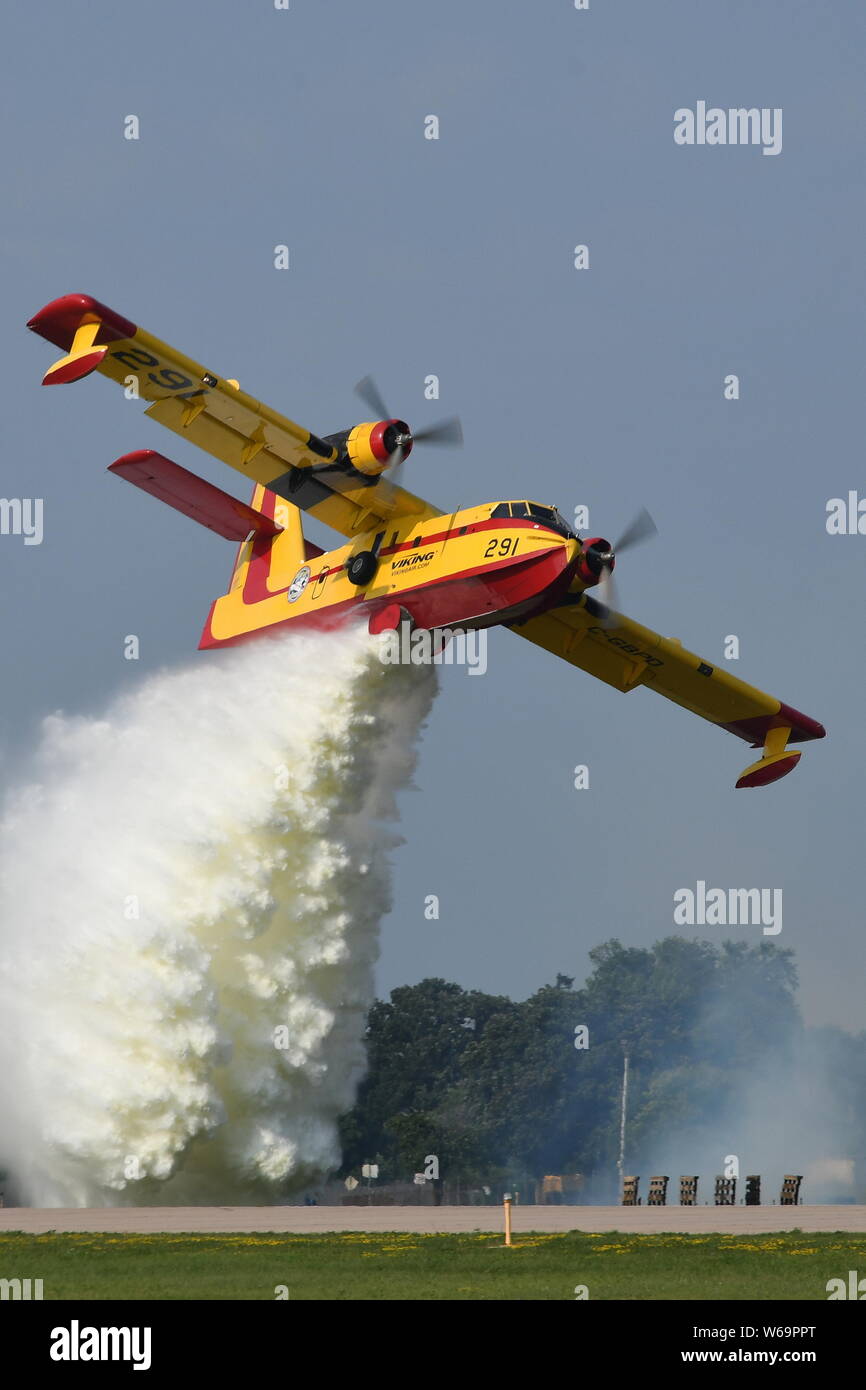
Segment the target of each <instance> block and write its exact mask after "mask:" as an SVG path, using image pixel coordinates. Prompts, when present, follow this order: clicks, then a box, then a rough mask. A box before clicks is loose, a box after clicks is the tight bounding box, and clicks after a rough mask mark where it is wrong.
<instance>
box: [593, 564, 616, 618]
mask: <svg viewBox="0 0 866 1390" xmlns="http://www.w3.org/2000/svg"><path fill="white" fill-rule="evenodd" d="M593 598H594V599H596V601H597V602H598V603H600V604H602V605H603V606H604V607H605V608H608V609H614V610H618V609H619V597H618V592H617V586H616V581H615V580H614V577H613V570H612V569H611V568H610V566H609V565H605V566H604V568H603V570H602V572H601V578H600V579H599V581H598V583H597V584H596V586H595V593H594V594H593ZM601 625H602V627H604V628H608V627H615V626H616V620H615V619H614V618H612V617H610V616H609V615H607V614H606V615H605V616H604V617H603V618H602V620H601Z"/></svg>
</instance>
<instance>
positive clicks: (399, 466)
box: [384, 446, 406, 487]
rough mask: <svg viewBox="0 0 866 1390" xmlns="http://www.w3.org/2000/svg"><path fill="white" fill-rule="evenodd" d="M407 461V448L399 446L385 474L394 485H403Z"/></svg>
mask: <svg viewBox="0 0 866 1390" xmlns="http://www.w3.org/2000/svg"><path fill="white" fill-rule="evenodd" d="M405 462H406V450H405V449H404V448H402V447H401V446H398V447H397V448H396V449H395V450H394V452H393V454H392V455H391V457H390V459H389V461H388V467H387V468H386V469H385V474H384V476H385V477H386V478H387V479H388V482H389V483H391V485H392V487H402V486H403V464H404V463H405Z"/></svg>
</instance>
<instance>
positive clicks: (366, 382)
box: [355, 376, 463, 486]
mask: <svg viewBox="0 0 866 1390" xmlns="http://www.w3.org/2000/svg"><path fill="white" fill-rule="evenodd" d="M355 395H356V396H358V397H359V398H360V399H361V400H362V401H363V402H364V404H365V405H366V406H368V407H369V409H370V410H371V411H372V412H373V414H374V416H375V417H376V419H377V420H379V421H381V422H383V424H384V425H385V429H384V432H383V435H382V441H383V444H384V446H385V448H386V449H387V451H388V454H389V458H388V463H387V465H386V467H385V470H384V471H385V472H386V473H388V474H390V480H391V482H392V483H394V484H395V485H396V486H399V485H400V474H401V470H402V467H403V464H404V463H405V461H406V459H407V458H408V457H409V453H410V452H411V449H412V445H413V444H436V445H439V446H446V447H451V448H455V447H459V446H460V445H461V444H462V443H463V427H462V425H461V424H460V418H459V416H457V415H450V416H448V418H447V419H445V420H438V421H437V422H436V423H435V424H433V425H428V426H427V427H426V429H421V430H411V429H410V428H409V426H408V425H407V424H406V422H405V420H397V419H395V418H394V417H393V416H392V415H391V413H390V411H389V410H388V407H387V405H386V404H385V400H384V397H383V396H382V393H381V391H380V390H379V388H378V386H377V385H376V383H375V381H374V380H373V378H372V377H371V376H365V377H362V379H361V380H360V381H359V382H358V384H357V386H356V387H355Z"/></svg>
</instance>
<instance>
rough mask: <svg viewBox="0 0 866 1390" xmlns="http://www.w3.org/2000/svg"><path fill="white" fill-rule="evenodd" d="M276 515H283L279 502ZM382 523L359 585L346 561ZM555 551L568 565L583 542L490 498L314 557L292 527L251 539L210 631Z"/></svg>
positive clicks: (394, 595) (301, 613)
mask: <svg viewBox="0 0 866 1390" xmlns="http://www.w3.org/2000/svg"><path fill="white" fill-rule="evenodd" d="M276 516H277V519H278V520H279V508H278V509H277V513H276ZM383 529H385V535H384V536H383V538H382V540H381V542H380V545H379V549H378V554H379V567H378V570H377V572H376V574H375V577H374V578H373V580H372V581H371V583H370V584H369V585H367V586H366V588H361V589H359V588H358V586H357V585H355V584H353V583H352V582H351V581H350V579H349V578H348V575H347V573H346V564H347V562H348V560H349V559H350V558H351V557H352V555H355V554H357V553H358V552H359V551H361V550H369V549H371V548H372V547H373V546H374V544H375V541H376V537H377V536H378V535H379V534H380V533H381V530H383ZM557 550H564V551H566V552H567V554H566V555H565V556H564V563H566V564H567V563H569V562H570V561H571V560H572V559H574V558H575V557H576V555H577V554H578V552H579V544H578V542H577V541H574V540H567V539H565V538H564V537H561V536H558V535H556V534H555V533H553V532H552V531H550V530H548V529H547V528H545V527H544V526H543V525H540V524H539V525H530V526H527V525H526V524H525V523H524V524H523V525H516V524H514V523H512V522H510V521H509V520H508V519H507V518H505V519H502V520H497V521H495V522H491V520H490V506H489V504H488V505H486V506H482V507H472V508H468V509H467V510H465V511H460V512H455V513H453V514H451V515H447V516H441V517H436V518H434V519H432V520H429V519H428V520H425V521H421V522H419V521H417V520H414V521H413V519H412V518H409V519H408V520H407V521H406V522H405V523H404V524H403V525H402V526H399V525H395V524H392V525H391V526H390V527H388V528H384V527H380V528H379V529H378V530H376V531H368V532H367V533H366V534H365V535H364V536H362V537H359V539H358V540H357V541H355V542H354V543H352V544H347V545H343V546H340V547H338V548H337V549H335V550H329V551H326V552H325V553H324V554H322V555H317V556H314V557H312V558H311V559H309V560H304V559H303V558H302V557H301V556H299V555H298V552H297V550H296V549H292V548H291V544H290V540H289V537H288V535H286V534H284V535H280V536H278V537H277V538H276V539H275V540H274V541H273V543H271V544H270V545H268V544H267V543H264V542H259V543H258V544H255V543H253V542H247V543H246V545H245V547H244V548H243V549H242V552H241V554H240V556H239V558H238V565H237V568H236V571H235V576H234V579H233V583H232V589H231V591H230V592H229V593H228V594H226V595H225V596H224V597H222V598H219V599H217V601H216V604H215V605H214V610H213V614H212V617H211V632H212V635H213V637H214V638H216V639H217V641H227V640H230V639H231V638H233V637H236V636H239V635H241V634H243V633H249V632H254V631H257V630H259V629H260V628H265V627H270V626H271V625H273V624H275V623H282V622H286V621H287V620H289V619H296V618H303V617H309V618H316V617H318V615H319V613H320V611H321V610H324V609H327V608H330V607H337V606H339V605H347V604H351V603H353V602H355V603H357V602H358V600H361V599H366V600H372V599H383V598H388V599H393V600H394V601H395V602H397V603H399V602H400V598H401V595H405V594H407V593H408V592H410V591H411V590H414V589H417V588H418V586H419V585H427V584H444V583H447V582H448V581H450V580H454V579H458V578H461V577H466V576H470V575H472V574H477V573H483V572H484V571H485V570H487V569H492V568H493V567H495V566H499V565H503V564H507V563H509V562H514V561H520V560H524V559H529V558H530V557H533V556H538V555H540V554H543V553H545V552H555V551H557ZM467 616H469V615H467Z"/></svg>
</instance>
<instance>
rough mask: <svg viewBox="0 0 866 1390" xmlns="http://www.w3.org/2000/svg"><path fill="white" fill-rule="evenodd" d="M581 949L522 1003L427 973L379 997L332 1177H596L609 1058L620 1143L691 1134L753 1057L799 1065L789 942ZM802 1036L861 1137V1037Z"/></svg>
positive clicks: (604, 1155) (607, 1115) (752, 1067)
mask: <svg viewBox="0 0 866 1390" xmlns="http://www.w3.org/2000/svg"><path fill="white" fill-rule="evenodd" d="M589 957H590V962H591V970H590V973H589V975H588V978H587V980H586V982H585V983H584V984H583V985H582V986H581V987H579V988H575V987H574V980H573V978H571V977H569V976H567V975H557V977H556V980H555V981H554V983H553V984H548V985H544V986H542V988H540V989H538V990H537V991H536V992H535V993H534V994H532V995H530V997H529V998H528V999H525V1000H523V1001H520V1002H515V1001H513V1000H511V999H508V998H506V997H504V996H502V995H490V994H484V993H482V992H481V991H478V990H465V989H462V988H461V987H460V986H459V985H457V984H452V983H449V982H448V981H446V980H440V979H427V980H422V981H421V982H420V983H419V984H416V985H406V986H403V987H401V988H399V989H395V990H393V991H392V993H391V997H390V1000H389V1001H388V1002H383V1001H377V1002H376V1003H375V1004H374V1005H373V1007H372V1008H371V1010H370V1013H369V1017H368V1026H367V1053H368V1068H369V1069H368V1073H367V1076H366V1078H365V1080H364V1081H363V1082H362V1084H361V1087H360V1090H359V1093H358V1098H357V1103H356V1105H355V1107H354V1109H353V1110H352V1111H351V1112H350V1113H349V1114H348V1115H346V1116H345V1117H344V1118H343V1120H342V1124H341V1128H342V1143H343V1158H344V1166H343V1171H344V1172H345V1173H348V1172H353V1171H354V1172H357V1171H358V1169H359V1168H360V1165H361V1164H362V1163H365V1162H371V1161H377V1162H378V1163H379V1165H380V1178H381V1179H384V1180H389V1179H408V1178H411V1175H412V1174H413V1173H415V1172H418V1171H421V1170H422V1169H423V1164H424V1158H425V1156H426V1155H427V1154H436V1155H437V1156H438V1159H439V1163H440V1169H441V1171H442V1173H443V1174H444V1175H446V1176H448V1177H449V1178H452V1179H453V1178H458V1179H460V1180H462V1181H466V1182H473V1181H475V1182H480V1181H483V1180H484V1179H485V1178H489V1177H490V1176H491V1174H495V1173H497V1172H503V1173H504V1172H505V1171H506V1169H510V1170H511V1171H516V1172H521V1173H525V1174H532V1175H535V1176H541V1175H543V1174H545V1173H568V1172H580V1173H584V1174H591V1173H593V1172H595V1171H598V1170H608V1171H610V1170H612V1168H613V1165H614V1164H615V1162H616V1156H617V1147H618V1135H619V1101H620V1088H621V1084H622V1070H623V1053H624V1052H627V1053H628V1055H629V1063H630V1091H629V1147H630V1150H631V1151H632V1152H636V1151H637V1150H639V1149H640V1148H641V1147H643V1148H644V1150H646V1149H647V1147H648V1146H650V1145H651V1144H652V1141H653V1138H654V1136H655V1135H656V1134H658V1133H660V1132H661V1131H662V1130H663V1129H664V1128H666V1127H667V1128H668V1129H670V1127H671V1126H675V1127H676V1129H677V1132H686V1133H687V1132H688V1131H689V1130H693V1131H694V1133H695V1134H699V1133H700V1132H701V1128H702V1126H704V1125H705V1124H707V1123H709V1122H710V1120H711V1118H712V1117H714V1116H715V1117H717V1116H718V1115H719V1113H720V1111H722V1110H723V1109H724V1107H725V1105H726V1104H728V1103H730V1104H733V1103H734V1101H735V1098H736V1095H737V1093H738V1091H741V1089H742V1087H743V1084H744V1082H747V1081H748V1080H749V1079H750V1078H751V1077H753V1076H754V1074H755V1072H756V1069H757V1068H759V1067H762V1068H767V1067H768V1066H770V1065H771V1064H774V1063H781V1064H783V1065H784V1064H786V1063H787V1064H789V1065H790V1066H792V1067H793V1066H799V1065H802V1056H803V1042H804V1036H805V1032H806V1030H804V1026H803V1023H802V1020H801V1017H800V1013H799V1009H798V1005H797V1001H796V992H797V970H796V965H795V961H794V953H793V952H792V951H791V950H788V949H783V948H780V947H778V946H777V945H776V944H775V943H774V942H768V941H761V942H760V943H758V944H755V945H750V944H746V943H738V942H731V941H728V942H723V943H721V944H719V945H713V944H710V943H708V942H699V941H691V940H686V939H684V938H681V937H667V938H665V939H664V940H662V941H659V942H656V943H655V945H653V946H652V947H649V948H640V947H627V946H623V945H622V944H621V943H620V942H619V941H617V940H611V941H607V942H605V943H604V944H603V945H600V946H597V947H596V948H595V949H594V950H592V951H590V953H589ZM582 1030H585V1031H582ZM813 1033H814V1035H815V1044H816V1056H817V1054H818V1053H820V1057H821V1059H822V1065H824V1064H825V1063H826V1059H827V1057H828V1056H829V1057H831V1058H832V1057H833V1056H836V1057H838V1060H839V1061H840V1063H841V1065H840V1067H839V1069H838V1075H837V1082H838V1085H837V1089H838V1094H837V1095H835V1096H834V1103H835V1104H836V1106H837V1109H838V1110H839V1111H840V1113H844V1114H846V1115H848V1117H849V1120H850V1124H851V1127H852V1143H860V1142H861V1140H863V1141H864V1143H863V1147H864V1149H866V1133H864V1121H863V1119H862V1116H863V1115H864V1105H863V1103H862V1102H863V1101H864V1100H866V1035H861V1036H860V1037H859V1038H852V1037H851V1036H850V1035H848V1034H845V1033H843V1032H842V1031H841V1030H839V1029H821V1030H813ZM576 1043H577V1046H576V1045H575V1044H576ZM584 1044H588V1045H584ZM807 1055H808V1054H807ZM831 1070H832V1068H831ZM853 1131H856V1136H855V1135H854V1133H853Z"/></svg>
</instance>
